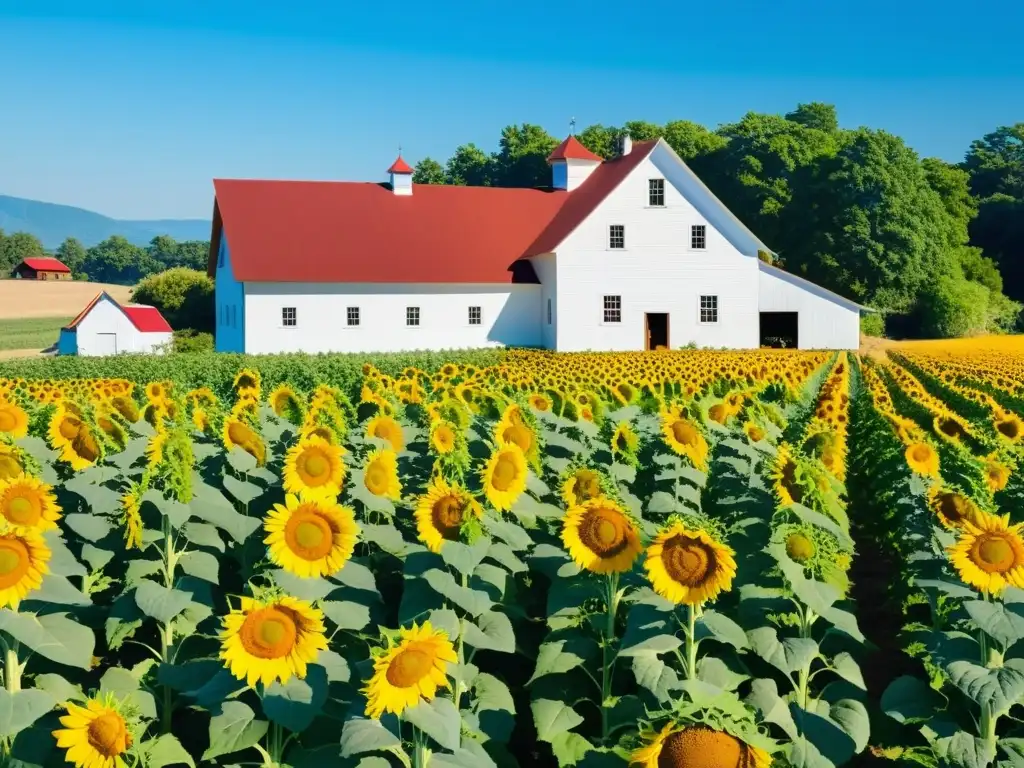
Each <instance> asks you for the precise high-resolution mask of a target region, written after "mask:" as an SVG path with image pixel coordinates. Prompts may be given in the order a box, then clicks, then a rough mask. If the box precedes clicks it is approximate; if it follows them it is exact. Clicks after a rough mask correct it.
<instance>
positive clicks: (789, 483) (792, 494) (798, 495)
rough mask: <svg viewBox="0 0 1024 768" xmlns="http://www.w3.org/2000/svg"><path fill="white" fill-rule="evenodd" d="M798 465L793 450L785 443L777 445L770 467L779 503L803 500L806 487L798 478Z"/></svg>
mask: <svg viewBox="0 0 1024 768" xmlns="http://www.w3.org/2000/svg"><path fill="white" fill-rule="evenodd" d="M799 475H800V466H799V465H798V464H797V462H796V459H795V457H794V456H793V451H792V449H791V448H790V447H789V445H787V444H786V443H783V444H782V445H780V446H779V452H778V454H777V455H776V457H775V465H774V467H773V468H772V473H771V477H772V480H774V481H775V493H776V494H777V495H778V497H779V503H780V504H781V505H782V506H784V507H788V506H790V505H792V504H799V503H801V502H802V501H803V499H804V495H805V493H806V489H805V488H804V487H803V485H802V484H801V482H800V480H799Z"/></svg>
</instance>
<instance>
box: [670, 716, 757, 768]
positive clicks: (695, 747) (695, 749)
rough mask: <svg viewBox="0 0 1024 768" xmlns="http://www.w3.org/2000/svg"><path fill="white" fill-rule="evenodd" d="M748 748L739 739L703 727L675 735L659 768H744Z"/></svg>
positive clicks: (672, 736) (686, 729) (684, 730)
mask: <svg viewBox="0 0 1024 768" xmlns="http://www.w3.org/2000/svg"><path fill="white" fill-rule="evenodd" d="M745 752H746V749H745V747H744V745H743V744H741V743H740V742H739V740H738V739H735V738H733V737H732V736H730V735H729V734H727V733H722V732H721V731H713V730H711V729H710V728H706V727H704V726H696V727H691V728H685V729H683V730H682V731H678V732H677V733H673V734H672V735H671V736H669V737H668V738H667V739H665V743H664V744H663V745H662V747H661V754H660V755H658V768H742V766H743V765H744V764H745V763H746V762H747V761H746V760H744V759H743V758H744V757H745V754H744V753H745Z"/></svg>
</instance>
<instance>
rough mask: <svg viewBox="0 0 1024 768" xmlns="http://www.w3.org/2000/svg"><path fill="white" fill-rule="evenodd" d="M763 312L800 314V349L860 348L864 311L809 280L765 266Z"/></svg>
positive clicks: (761, 279) (761, 271)
mask: <svg viewBox="0 0 1024 768" xmlns="http://www.w3.org/2000/svg"><path fill="white" fill-rule="evenodd" d="M759 294H760V299H759V304H760V310H761V311H762V312H797V313H798V315H797V340H798V344H799V347H800V349H857V348H859V347H860V309H859V308H858V307H857V305H856V304H854V303H853V302H849V301H846V300H845V299H842V298H840V297H838V296H836V295H834V294H832V293H830V292H828V291H826V290H825V289H824V288H820V287H818V286H816V285H814V284H812V283H810V282H808V281H806V280H802V279H801V278H798V277H796V276H794V275H788V274H786V273H785V272H782V271H781V270H778V269H772V268H771V267H766V266H764V265H762V268H761V269H760V289H759Z"/></svg>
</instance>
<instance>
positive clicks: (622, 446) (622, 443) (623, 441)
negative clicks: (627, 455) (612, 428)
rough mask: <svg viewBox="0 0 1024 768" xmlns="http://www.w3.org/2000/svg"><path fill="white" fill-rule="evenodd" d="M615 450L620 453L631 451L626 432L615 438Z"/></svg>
mask: <svg viewBox="0 0 1024 768" xmlns="http://www.w3.org/2000/svg"><path fill="white" fill-rule="evenodd" d="M615 449H616V450H618V451H626V450H628V449H629V439H628V438H627V437H626V433H625V432H619V433H618V434H617V435H616V436H615Z"/></svg>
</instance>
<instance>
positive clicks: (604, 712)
mask: <svg viewBox="0 0 1024 768" xmlns="http://www.w3.org/2000/svg"><path fill="white" fill-rule="evenodd" d="M605 586H606V588H607V590H608V594H607V595H606V596H605V626H604V642H603V643H601V743H602V744H603V743H604V742H606V741H607V740H608V699H609V698H611V692H612V691H611V688H612V663H611V660H610V659H609V658H608V653H609V651H611V649H612V644H613V643H614V642H615V614H616V613H617V612H618V609H619V574H617V573H612V574H609V575H608V578H607V580H606V581H605ZM614 658H615V657H614V656H612V659H614Z"/></svg>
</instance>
